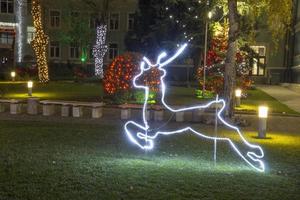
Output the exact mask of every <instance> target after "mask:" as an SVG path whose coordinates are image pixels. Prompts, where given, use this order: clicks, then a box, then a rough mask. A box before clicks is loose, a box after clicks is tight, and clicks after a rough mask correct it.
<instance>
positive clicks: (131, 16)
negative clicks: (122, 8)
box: [127, 13, 134, 31]
mask: <svg viewBox="0 0 300 200" xmlns="http://www.w3.org/2000/svg"><path fill="white" fill-rule="evenodd" d="M133 28H134V14H133V13H130V14H128V22H127V29H128V30H129V31H130V30H133Z"/></svg>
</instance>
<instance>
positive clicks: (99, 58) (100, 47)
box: [93, 24, 108, 78]
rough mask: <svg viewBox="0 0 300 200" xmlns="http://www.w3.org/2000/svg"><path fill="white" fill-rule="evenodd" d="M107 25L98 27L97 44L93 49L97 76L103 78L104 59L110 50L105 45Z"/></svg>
mask: <svg viewBox="0 0 300 200" xmlns="http://www.w3.org/2000/svg"><path fill="white" fill-rule="evenodd" d="M106 32H107V25H103V24H101V25H98V26H97V36H96V37H97V38H96V44H95V45H94V48H93V56H94V58H95V76H99V77H100V78H103V59H104V56H105V54H106V52H107V50H108V47H107V45H106V44H105V40H106Z"/></svg>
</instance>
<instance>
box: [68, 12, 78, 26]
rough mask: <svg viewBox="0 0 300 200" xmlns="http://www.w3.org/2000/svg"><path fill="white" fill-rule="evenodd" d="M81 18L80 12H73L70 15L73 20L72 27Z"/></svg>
mask: <svg viewBox="0 0 300 200" xmlns="http://www.w3.org/2000/svg"><path fill="white" fill-rule="evenodd" d="M78 18H79V12H77V11H72V12H71V13H70V20H71V25H72V24H74V23H76V22H77V21H78Z"/></svg>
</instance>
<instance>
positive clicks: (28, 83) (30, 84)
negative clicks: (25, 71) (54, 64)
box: [27, 81, 33, 96]
mask: <svg viewBox="0 0 300 200" xmlns="http://www.w3.org/2000/svg"><path fill="white" fill-rule="evenodd" d="M32 87H33V82H32V81H28V82H27V88H28V96H32Z"/></svg>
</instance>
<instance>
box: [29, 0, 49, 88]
mask: <svg viewBox="0 0 300 200" xmlns="http://www.w3.org/2000/svg"><path fill="white" fill-rule="evenodd" d="M31 14H32V17H33V24H34V28H35V30H36V34H35V37H34V39H33V40H32V42H31V44H32V48H33V50H34V52H35V55H36V61H37V67H38V77H39V81H40V82H42V83H47V82H48V81H49V72H48V63H47V56H46V48H47V45H48V42H49V37H48V36H47V35H46V34H45V32H44V29H43V24H42V8H41V2H40V0H33V1H32V10H31Z"/></svg>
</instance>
